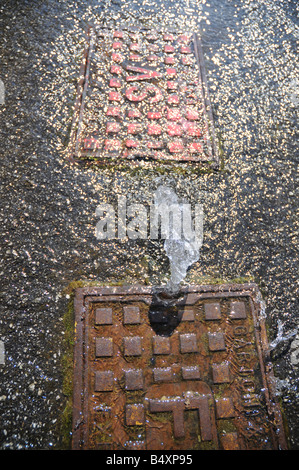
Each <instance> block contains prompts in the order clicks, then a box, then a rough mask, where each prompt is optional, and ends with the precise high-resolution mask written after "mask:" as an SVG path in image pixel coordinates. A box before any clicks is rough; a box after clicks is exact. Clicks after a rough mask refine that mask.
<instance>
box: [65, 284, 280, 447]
mask: <svg viewBox="0 0 299 470" xmlns="http://www.w3.org/2000/svg"><path fill="white" fill-rule="evenodd" d="M258 295H259V293H258V291H257V290H256V288H255V286H254V285H253V286H252V285H250V286H248V285H245V286H242V287H236V286H233V285H229V286H226V287H224V286H221V287H220V288H217V287H216V288H215V287H212V286H210V287H209V286H205V287H204V288H200V287H191V288H188V290H187V291H186V292H185V294H184V299H183V300H180V301H178V302H177V304H176V308H177V315H178V318H179V319H180V321H179V324H178V325H177V326H176V328H174V330H173V332H172V334H171V335H165V334H164V335H163V334H161V331H162V330H163V325H165V323H166V322H167V318H166V314H165V310H163V308H162V309H161V305H159V304H155V301H154V296H153V294H152V292H151V289H150V288H134V287H130V288H121V287H117V288H107V287H106V288H86V289H84V288H83V289H78V290H77V294H76V299H75V313H76V324H77V331H76V345H75V372H74V416H73V426H74V427H73V448H74V449H112V450H118V449H133V450H134V449H136V450H138V449H147V450H159V449H164V450H170V449H199V450H200V449H206V450H209V449H210V450H216V449H224V450H239V449H240V450H269V449H278V448H281V449H285V448H286V441H285V436H284V431H283V425H282V419H281V411H280V408H279V406H278V404H277V403H276V402H275V396H274V395H273V393H272V389H271V384H272V380H273V377H272V375H271V374H272V371H271V366H270V365H269V363H267V364H266V365H265V363H264V360H263V359H264V353H265V350H266V349H267V340H266V335H265V327H264V324H263V321H262V319H260V318H259V313H260V304H259V300H258V299H259V297H258ZM168 315H169V312H168ZM161 328H162V329H161ZM159 329H160V331H159Z"/></svg>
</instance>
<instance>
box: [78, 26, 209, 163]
mask: <svg viewBox="0 0 299 470" xmlns="http://www.w3.org/2000/svg"><path fill="white" fill-rule="evenodd" d="M70 158H71V159H72V160H75V161H81V162H86V161H94V162H101V161H108V159H110V160H114V161H116V162H118V163H119V162H120V161H124V160H126V159H130V160H133V161H136V162H138V161H140V159H142V160H144V159H150V160H159V161H180V162H183V161H185V162H186V161H193V162H200V163H201V164H203V163H204V164H206V165H210V166H217V165H218V153H217V146H216V143H215V132H214V126H213V117H212V112H211V105H210V101H209V94H208V87H207V83H206V77H205V70H204V62H203V55H202V50H201V45H200V40H199V38H198V37H197V35H196V34H191V33H177V32H157V31H151V30H143V31H141V30H130V29H126V28H124V29H121V30H113V29H104V28H91V29H90V31H89V42H88V45H87V47H86V50H85V54H84V61H83V64H82V69H81V73H80V83H79V86H78V90H77V101H76V106H75V112H74V117H73V125H72V132H71V139H70Z"/></svg>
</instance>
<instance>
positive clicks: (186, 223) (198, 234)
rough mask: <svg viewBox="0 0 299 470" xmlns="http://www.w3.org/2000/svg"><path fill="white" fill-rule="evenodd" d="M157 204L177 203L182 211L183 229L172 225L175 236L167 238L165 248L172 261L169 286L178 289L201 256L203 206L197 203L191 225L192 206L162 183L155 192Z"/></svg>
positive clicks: (168, 205) (174, 289)
mask: <svg viewBox="0 0 299 470" xmlns="http://www.w3.org/2000/svg"><path fill="white" fill-rule="evenodd" d="M154 204H155V206H160V207H161V206H163V207H171V206H174V205H177V206H179V207H180V209H181V211H182V231H181V233H180V234H178V233H176V231H177V227H172V229H173V236H172V237H169V238H167V239H165V242H164V249H165V252H166V254H167V256H168V258H169V263H170V280H169V282H168V285H167V288H168V289H170V290H171V291H176V290H178V289H179V287H180V283H181V282H182V281H183V280H184V279H185V277H186V274H187V270H188V268H189V267H190V266H191V265H192V264H193V263H195V262H196V261H197V260H198V259H199V256H200V248H201V246H202V241H203V232H202V225H203V212H202V209H201V206H199V205H196V209H195V218H194V219H195V220H194V224H193V226H192V225H191V220H190V219H191V206H190V205H188V204H186V202H185V201H179V199H178V196H177V194H176V193H175V191H173V189H171V188H170V187H168V186H164V185H161V186H159V187H158V188H157V190H156V191H155V194H154Z"/></svg>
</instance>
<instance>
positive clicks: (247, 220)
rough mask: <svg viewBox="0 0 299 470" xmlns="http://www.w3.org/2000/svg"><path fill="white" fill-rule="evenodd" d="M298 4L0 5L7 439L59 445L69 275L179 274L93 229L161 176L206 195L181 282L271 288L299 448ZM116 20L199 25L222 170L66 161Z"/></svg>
mask: <svg viewBox="0 0 299 470" xmlns="http://www.w3.org/2000/svg"><path fill="white" fill-rule="evenodd" d="M297 13H298V12H297ZM297 13H296V4H295V2H292V1H287V0H282V1H278V2H272V1H270V0H267V1H261V0H250V1H244V2H243V1H237V0H236V1H235V2H231V1H226V0H225V1H217V0H211V1H209V2H206V1H203V2H201V3H196V2H193V1H190V2H181V1H180V2H171V1H170V2H158V1H157V2H145V1H144V2H142V1H137V2H135V3H132V2H126V1H122V0H112V1H111V2H98V1H89V2H86V1H85V2H77V1H71V2H64V1H54V0H49V1H47V2H38V1H30V2H29V1H12V0H11V1H9V0H4V1H2V2H1V6H0V57H1V69H0V79H1V80H2V82H3V84H4V87H5V103H4V104H1V105H0V115H1V118H0V119H1V121H0V142H1V165H0V175H1V198H0V221H1V227H2V230H1V235H0V241H1V257H0V276H1V291H0V293H1V315H0V340H1V343H0V360H1V363H2V364H1V365H0V377H1V380H0V448H1V449H53V448H54V449H57V448H59V447H60V446H61V441H62V436H61V428H60V423H61V415H62V412H63V410H64V408H65V405H66V397H65V394H64V391H63V367H62V357H63V354H64V342H63V339H64V334H65V325H64V322H63V319H64V315H65V313H66V311H67V308H68V302H69V296H70V293H69V292H70V290H68V286H69V284H70V283H71V282H73V281H81V280H83V281H92V282H100V283H102V284H110V283H122V282H123V283H125V284H127V283H131V284H135V283H146V284H150V285H157V286H161V285H165V284H166V283H167V281H168V279H169V259H168V256H167V254H166V253H165V250H164V246H163V242H162V241H160V240H158V241H155V240H128V241H121V240H107V241H99V240H97V239H96V237H95V226H96V222H97V219H96V216H95V209H96V207H97V206H98V204H101V203H103V202H109V203H111V204H116V203H117V196H118V195H126V197H127V200H128V203H131V202H139V203H142V202H143V203H145V204H149V203H150V201H151V200H152V197H153V193H154V191H155V190H156V189H157V188H158V187H159V186H160V185H161V184H163V185H166V186H168V187H171V188H172V189H173V190H174V191H175V192H176V194H177V195H178V196H179V197H180V198H185V199H186V200H187V201H188V202H189V203H190V204H195V203H197V202H198V201H200V202H201V203H202V204H203V206H204V213H205V223H204V241H203V245H202V248H201V250H200V258H199V260H198V261H197V262H196V263H194V264H193V265H192V266H191V267H190V269H189V271H188V274H187V276H186V278H185V279H184V282H183V284H184V283H185V284H187V285H188V284H189V283H190V284H192V283H194V282H197V283H198V280H201V281H203V280H204V282H209V281H210V280H214V281H215V279H218V280H220V279H221V280H225V281H229V280H232V279H237V278H238V279H240V278H242V279H251V280H252V279H253V280H254V281H255V282H256V283H257V284H258V285H259V287H260V289H261V291H262V294H263V297H264V301H265V315H266V322H267V327H268V333H269V338H270V344H271V346H272V349H271V357H272V360H273V364H274V366H275V373H276V377H277V379H276V388H277V395H278V396H279V397H280V399H281V402H282V405H283V408H284V411H285V417H286V421H287V423H288V429H289V440H290V448H292V449H298V448H299V421H298V410H299V395H298V366H299V350H298V333H296V332H297V328H298V290H297V271H298V217H297V214H298V205H297V197H296V191H297V185H296V182H297V181H296V177H297V167H298V163H297V156H296V140H295V136H296V132H297V122H296V117H297V116H296V109H297V107H298V78H296V72H297V70H296V38H298V29H297V25H296V21H297ZM103 21H112V22H113V23H114V24H115V25H119V24H121V23H122V22H123V21H130V22H131V23H132V24H134V25H136V26H137V27H140V26H143V25H147V26H150V27H153V28H154V27H158V26H159V24H161V23H162V24H163V25H165V26H167V25H169V26H170V27H174V26H175V24H178V25H179V26H180V27H186V29H188V30H195V31H197V32H199V34H200V35H201V37H202V43H203V49H204V55H205V62H206V68H207V75H208V83H209V88H210V95H211V102H212V107H213V112H214V118H215V126H216V129H217V132H218V133H219V135H220V138H221V146H222V149H223V160H224V171H222V172H217V173H214V172H212V173H204V174H196V173H194V172H192V171H186V172H177V173H175V174H173V173H171V171H168V172H166V171H164V172H161V171H159V169H158V168H155V166H152V168H150V167H144V168H141V169H140V170H134V171H133V170H130V169H127V170H123V169H120V168H118V169H115V170H113V169H111V168H110V169H103V170H101V171H96V170H92V169H86V170H84V169H82V168H78V167H75V166H72V165H70V164H69V162H68V161H67V160H66V158H65V153H66V146H67V142H68V136H69V130H70V124H71V115H72V109H73V106H74V97H75V91H76V86H77V80H78V73H79V67H80V62H81V58H82V53H83V47H84V29H85V28H86V25H87V24H88V23H89V22H90V23H97V24H101V23H102V22H103ZM218 282H219V281H218Z"/></svg>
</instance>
